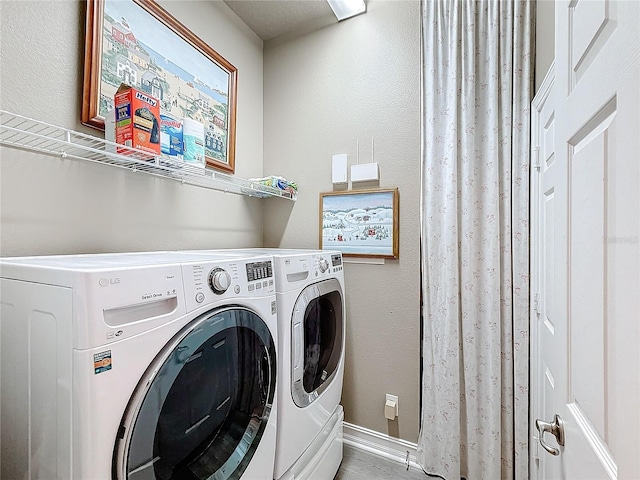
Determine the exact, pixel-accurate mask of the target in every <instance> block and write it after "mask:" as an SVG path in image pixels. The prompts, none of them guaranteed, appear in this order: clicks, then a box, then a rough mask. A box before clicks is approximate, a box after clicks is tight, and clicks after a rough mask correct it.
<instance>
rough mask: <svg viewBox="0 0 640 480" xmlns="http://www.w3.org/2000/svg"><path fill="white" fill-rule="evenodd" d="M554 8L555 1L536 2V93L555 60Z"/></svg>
mask: <svg viewBox="0 0 640 480" xmlns="http://www.w3.org/2000/svg"><path fill="white" fill-rule="evenodd" d="M555 6H556V2H555V0H538V1H537V2H536V72H535V77H536V78H535V87H536V88H535V90H536V92H537V91H538V88H540V84H541V83H542V81H543V80H544V76H545V75H546V74H547V71H548V70H549V67H550V66H551V63H552V62H553V59H554V58H555V51H554V49H555V18H556V14H555Z"/></svg>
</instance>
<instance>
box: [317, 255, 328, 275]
mask: <svg viewBox="0 0 640 480" xmlns="http://www.w3.org/2000/svg"><path fill="white" fill-rule="evenodd" d="M318 268H319V269H320V273H324V272H326V271H327V270H328V269H329V262H327V259H326V258H321V259H320V260H319V261H318Z"/></svg>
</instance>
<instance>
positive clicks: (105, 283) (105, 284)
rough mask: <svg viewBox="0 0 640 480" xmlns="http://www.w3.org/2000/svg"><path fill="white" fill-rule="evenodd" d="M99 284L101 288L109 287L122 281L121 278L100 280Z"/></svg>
mask: <svg viewBox="0 0 640 480" xmlns="http://www.w3.org/2000/svg"><path fill="white" fill-rule="evenodd" d="M98 283H99V284H100V286H101V287H108V286H109V285H117V284H118V283H120V279H119V278H117V277H116V278H101V279H100V280H98Z"/></svg>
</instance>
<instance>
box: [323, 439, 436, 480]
mask: <svg viewBox="0 0 640 480" xmlns="http://www.w3.org/2000/svg"><path fill="white" fill-rule="evenodd" d="M430 478H433V477H429V476H428V475H427V474H425V473H424V472H423V471H422V470H418V469H417V468H414V467H410V468H409V470H407V467H406V466H405V465H403V464H402V463H398V462H394V461H393V460H387V459H384V458H381V457H379V456H377V455H373V454H371V453H369V452H366V451H364V450H360V449H358V448H354V447H350V446H348V445H345V446H344V450H343V458H342V464H341V465H340V469H339V470H338V474H337V475H336V476H335V478H334V480H376V479H384V480H428V479H430Z"/></svg>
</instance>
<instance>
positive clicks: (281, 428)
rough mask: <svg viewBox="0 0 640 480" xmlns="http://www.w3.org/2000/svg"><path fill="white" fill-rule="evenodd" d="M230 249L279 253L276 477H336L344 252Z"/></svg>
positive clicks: (280, 479) (339, 456) (339, 440)
mask: <svg viewBox="0 0 640 480" xmlns="http://www.w3.org/2000/svg"><path fill="white" fill-rule="evenodd" d="M218 252H220V251H218ZM225 252H226V253H228V254H232V253H234V254H239V255H246V254H263V255H272V256H273V260H274V273H275V281H276V297H277V301H278V353H279V355H278V405H279V406H278V428H277V438H278V440H277V442H276V459H275V468H274V478H275V479H278V480H294V479H295V480H303V479H317V480H327V479H331V478H333V477H334V476H335V474H336V472H337V471H338V468H339V466H340V463H341V461H342V447H343V440H342V425H343V418H344V414H343V410H342V406H341V405H340V399H341V396H342V383H343V377H344V345H345V329H346V307H345V285H344V271H343V264H342V254H341V253H340V252H339V251H327V250H296V249H240V250H228V251H225Z"/></svg>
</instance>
